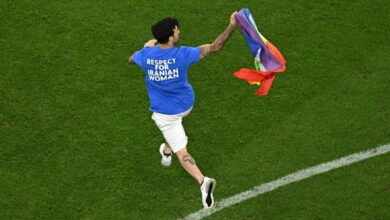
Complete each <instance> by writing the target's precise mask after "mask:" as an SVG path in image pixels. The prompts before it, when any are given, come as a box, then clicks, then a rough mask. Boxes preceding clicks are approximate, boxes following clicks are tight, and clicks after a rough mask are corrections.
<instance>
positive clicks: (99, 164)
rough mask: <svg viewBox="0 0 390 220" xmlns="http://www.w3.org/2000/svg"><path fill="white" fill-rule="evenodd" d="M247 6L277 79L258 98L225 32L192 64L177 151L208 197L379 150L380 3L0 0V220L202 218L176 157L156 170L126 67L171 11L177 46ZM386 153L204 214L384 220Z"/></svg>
mask: <svg viewBox="0 0 390 220" xmlns="http://www.w3.org/2000/svg"><path fill="white" fill-rule="evenodd" d="M244 7H247V8H249V9H250V10H251V12H252V14H253V16H254V18H255V20H256V22H257V25H258V26H259V28H260V31H261V32H262V34H264V36H265V37H267V38H268V39H269V40H270V41H271V42H272V43H274V44H275V45H276V46H277V47H278V48H279V49H280V50H281V52H282V53H283V55H284V56H285V58H286V60H287V62H288V66H287V71H286V72H285V73H282V74H280V75H278V76H277V78H276V80H275V81H274V85H273V87H272V89H271V91H270V93H269V95H268V96H266V97H256V96H254V95H253V94H254V93H255V91H256V90H257V88H256V86H249V85H247V84H246V83H245V82H244V81H240V80H238V79H235V78H233V76H232V73H233V72H234V71H236V70H238V69H240V68H242V67H249V68H252V67H253V59H252V58H251V54H250V53H249V50H248V48H247V46H246V42H245V39H244V38H243V36H242V34H241V33H240V31H239V30H236V31H235V33H234V34H233V36H232V37H231V39H230V41H229V42H228V43H227V44H226V45H225V47H224V48H223V50H222V51H221V52H220V53H218V54H215V55H212V56H210V57H209V58H207V59H205V60H204V61H202V62H201V63H199V64H197V65H194V66H193V67H191V69H190V72H189V75H190V82H191V83H192V85H193V87H194V89H195V92H196V104H195V107H194V109H193V111H192V113H191V114H190V115H189V116H188V117H187V118H186V119H185V121H184V125H185V128H186V132H187V134H188V136H189V145H188V148H189V151H190V152H191V154H192V155H193V156H194V158H195V159H196V161H197V163H198V165H199V166H200V168H201V169H202V170H203V172H204V173H205V174H206V175H209V176H213V177H215V178H216V179H217V181H218V188H217V190H216V192H215V197H216V199H217V200H218V199H222V198H226V197H229V196H232V195H234V194H236V193H239V192H242V191H244V190H247V189H249V188H251V187H253V186H255V185H259V184H261V183H265V182H268V181H272V180H274V179H277V178H279V177H281V176H284V175H286V174H289V173H291V172H294V171H296V170H299V169H303V168H306V167H308V166H312V165H316V164H319V163H322V162H326V161H329V160H333V159H336V158H339V157H342V156H345V155H348V154H351V153H354V152H357V151H360V150H364V149H368V148H372V147H376V146H379V145H382V144H386V143H390V123H389V121H390V110H389V108H390V87H389V85H390V77H389V75H388V70H389V69H390V43H389V39H390V33H389V28H390V14H389V13H388V11H389V10H390V2H389V1H386V0H373V1H370V2H367V1H362V0H357V1H336V0H326V1H309V0H299V1H294V2H292V1H286V0H282V1H222V0H216V1H206V0H199V1H192V2H187V1H168V0H163V1H160V2H154V1H153V2H152V1H89V0H85V1H25V0H20V1H8V0H5V1H2V2H1V3H0V12H1V13H0V14H1V20H2V22H1V24H0V42H1V50H0V57H1V62H0V140H1V142H0V207H1V208H0V219H141V218H143V219H177V218H180V217H184V216H186V215H187V214H189V213H191V212H194V211H197V210H199V209H200V208H201V203H200V192H199V188H198V186H197V184H196V183H195V181H194V180H192V179H191V177H189V176H188V175H186V173H185V172H184V171H183V170H182V168H181V167H180V165H179V164H178V162H177V160H175V161H174V162H173V166H172V167H171V168H169V169H163V168H162V167H161V165H160V164H159V159H160V158H159V157H160V156H159V154H158V146H159V144H160V143H161V141H162V136H161V134H160V132H159V131H158V129H157V128H156V126H155V125H154V124H153V122H152V120H151V119H150V113H149V112H148V104H149V103H148V100H147V94H146V88H145V85H144V79H143V77H144V76H143V74H142V72H141V71H140V69H139V68H138V67H136V66H135V65H131V64H128V63H127V57H128V56H129V55H130V54H131V53H132V52H134V51H136V50H138V49H140V48H141V47H142V45H143V43H144V42H145V41H147V40H148V39H150V38H152V37H151V34H150V25H151V24H153V22H155V21H156V20H158V19H160V18H163V17H166V16H175V17H177V18H178V19H179V21H180V23H181V45H191V46H198V45H201V44H204V43H210V42H212V41H213V40H214V39H215V37H216V36H218V34H219V33H220V32H221V31H222V30H223V29H224V28H225V27H226V25H227V24H228V19H229V15H230V14H231V12H232V11H234V10H238V9H240V8H244ZM389 159H390V158H389V154H386V155H383V156H380V157H377V158H373V159H370V160H368V161H364V162H361V163H359V164H355V165H352V166H350V167H344V168H341V169H339V170H335V171H332V172H330V173H327V174H324V175H321V176H316V177H313V178H311V179H307V180H304V181H302V182H299V183H294V184H291V185H288V186H285V187H283V188H280V189H278V190H276V191H274V192H270V193H267V194H264V195H262V196H260V197H257V198H256V199H253V200H250V201H247V202H244V203H242V204H239V205H236V206H234V207H232V208H229V209H226V210H224V211H222V212H220V213H217V214H215V215H212V216H210V217H209V219H229V218H230V219H389V218H390V208H389V205H388V204H390V199H389V198H390V196H389V184H390V175H389V172H388V170H390V163H389Z"/></svg>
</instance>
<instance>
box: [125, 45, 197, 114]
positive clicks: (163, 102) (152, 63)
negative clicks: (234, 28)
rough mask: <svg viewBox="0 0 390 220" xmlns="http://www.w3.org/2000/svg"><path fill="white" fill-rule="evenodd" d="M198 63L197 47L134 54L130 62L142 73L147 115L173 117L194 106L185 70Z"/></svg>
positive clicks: (160, 49)
mask: <svg viewBox="0 0 390 220" xmlns="http://www.w3.org/2000/svg"><path fill="white" fill-rule="evenodd" d="M199 59H200V48H199V47H197V48H195V47H185V46H181V47H172V48H168V49H162V48H160V47H158V46H154V47H144V48H143V49H141V50H139V51H137V52H136V53H135V55H134V56H133V58H132V60H133V61H134V62H135V63H136V64H137V65H138V66H140V67H141V68H142V69H143V71H144V73H145V81H146V88H147V90H148V95H149V99H150V108H149V110H150V111H152V112H158V113H161V114H167V115H174V114H179V113H182V112H185V111H187V110H189V109H190V108H191V107H192V106H193V105H194V101H195V94H194V90H193V89H192V86H191V84H190V83H189V82H188V80H187V70H188V68H189V67H190V65H191V64H193V63H196V62H199Z"/></svg>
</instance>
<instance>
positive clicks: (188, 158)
mask: <svg viewBox="0 0 390 220" xmlns="http://www.w3.org/2000/svg"><path fill="white" fill-rule="evenodd" d="M182 160H183V162H185V163H186V162H189V163H190V164H192V165H195V160H194V158H192V157H191V156H190V155H185V156H183V159H182Z"/></svg>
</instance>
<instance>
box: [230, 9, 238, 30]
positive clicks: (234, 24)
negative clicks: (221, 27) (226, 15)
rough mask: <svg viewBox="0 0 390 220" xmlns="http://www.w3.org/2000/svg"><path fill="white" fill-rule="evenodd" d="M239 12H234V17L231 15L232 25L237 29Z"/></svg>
mask: <svg viewBox="0 0 390 220" xmlns="http://www.w3.org/2000/svg"><path fill="white" fill-rule="evenodd" d="M236 14H237V12H236V11H235V12H233V14H232V15H230V25H231V26H233V27H237V19H236Z"/></svg>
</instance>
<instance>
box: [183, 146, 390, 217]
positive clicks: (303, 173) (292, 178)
mask: <svg viewBox="0 0 390 220" xmlns="http://www.w3.org/2000/svg"><path fill="white" fill-rule="evenodd" d="M388 152H390V144H386V145H383V146H379V147H376V148H373V149H370V150H366V151H361V152H359V153H354V154H351V155H349V156H345V157H342V158H339V159H336V160H333V161H330V162H327V163H322V164H319V165H317V166H313V167H309V168H307V169H304V170H299V171H297V172H295V173H292V174H289V175H287V176H284V177H281V178H279V179H277V180H274V181H271V182H268V183H264V184H261V185H258V186H255V187H253V188H252V189H250V190H248V191H245V192H242V193H239V194H236V195H234V196H231V197H229V198H226V199H223V200H221V201H219V202H215V204H214V207H213V208H211V209H202V210H199V211H197V212H194V213H191V214H190V215H188V216H187V217H185V219H202V218H204V217H207V216H209V215H211V214H213V213H215V212H218V211H221V210H222V209H224V208H227V207H229V206H232V205H235V204H237V203H241V202H243V201H245V200H248V199H251V198H254V197H256V196H258V195H261V194H264V193H266V192H270V191H272V190H274V189H277V188H279V187H281V186H285V185H287V184H290V183H294V182H298V181H301V180H303V179H306V178H309V177H312V176H315V175H318V174H321V173H325V172H328V171H330V170H333V169H336V168H340V167H343V166H348V165H351V164H353V163H356V162H359V161H362V160H365V159H368V158H371V157H375V156H379V155H381V154H386V153H388Z"/></svg>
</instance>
